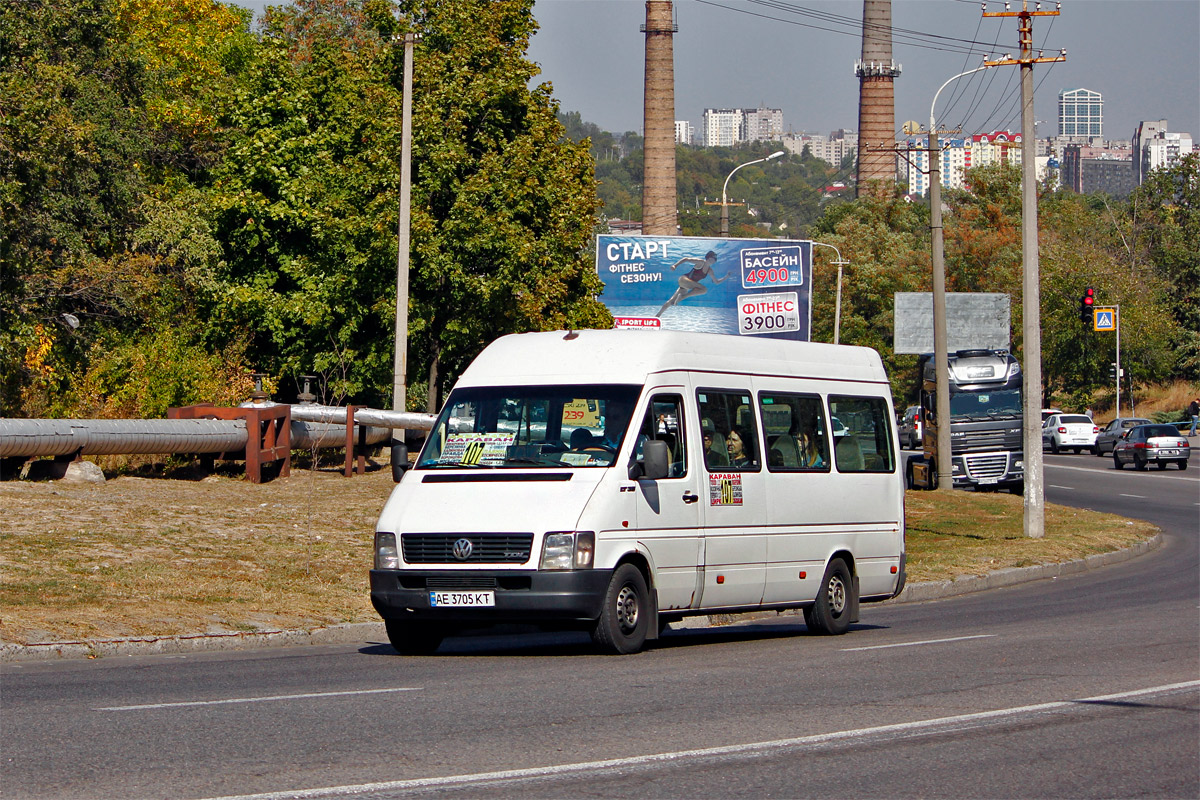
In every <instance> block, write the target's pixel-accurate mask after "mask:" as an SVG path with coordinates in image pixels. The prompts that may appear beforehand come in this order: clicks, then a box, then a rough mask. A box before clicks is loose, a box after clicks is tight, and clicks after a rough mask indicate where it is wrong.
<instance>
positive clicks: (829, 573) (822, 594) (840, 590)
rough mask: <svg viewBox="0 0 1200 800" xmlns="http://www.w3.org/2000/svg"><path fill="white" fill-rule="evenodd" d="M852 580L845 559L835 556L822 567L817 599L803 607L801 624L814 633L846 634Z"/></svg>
mask: <svg viewBox="0 0 1200 800" xmlns="http://www.w3.org/2000/svg"><path fill="white" fill-rule="evenodd" d="M853 591H854V581H853V580H851V578H850V569H849V568H848V567H847V566H846V562H845V561H843V560H842V559H840V558H835V559H833V560H832V561H830V562H829V568H828V569H826V570H825V579H824V580H823V581H821V590H820V591H819V592H817V602H816V603H815V604H814V605H811V606H809V607H808V608H806V609H804V624H805V625H807V626H808V629H809V630H810V631H812V632H813V633H819V634H822V635H826V636H829V635H834V634H839V633H845V632H846V631H847V630H849V628H850V613H851V606H852V605H853V604H852V603H851V593H852V592H853Z"/></svg>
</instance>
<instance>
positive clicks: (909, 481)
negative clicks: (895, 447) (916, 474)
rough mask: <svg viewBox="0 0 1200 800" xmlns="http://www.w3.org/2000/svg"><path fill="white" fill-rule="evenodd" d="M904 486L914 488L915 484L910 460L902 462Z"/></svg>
mask: <svg viewBox="0 0 1200 800" xmlns="http://www.w3.org/2000/svg"><path fill="white" fill-rule="evenodd" d="M904 488H905V489H915V488H917V487H916V484H914V483H913V465H912V460H908V461H906V462H904Z"/></svg>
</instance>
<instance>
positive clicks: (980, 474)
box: [905, 349, 1025, 494]
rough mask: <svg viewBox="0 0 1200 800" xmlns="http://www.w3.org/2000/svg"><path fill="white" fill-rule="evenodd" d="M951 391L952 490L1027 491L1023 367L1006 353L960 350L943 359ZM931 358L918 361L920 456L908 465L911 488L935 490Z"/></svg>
mask: <svg viewBox="0 0 1200 800" xmlns="http://www.w3.org/2000/svg"><path fill="white" fill-rule="evenodd" d="M947 361H948V379H949V390H950V420H949V423H950V474H951V478H952V480H953V482H954V486H955V487H968V486H971V487H974V488H976V489H977V490H978V489H1007V490H1009V491H1010V492H1012V493H1013V494H1021V493H1022V492H1024V490H1025V470H1024V466H1025V465H1024V457H1023V442H1022V434H1021V429H1022V418H1023V410H1022V405H1021V403H1022V387H1021V383H1022V375H1021V365H1020V364H1019V363H1018V362H1017V359H1016V358H1015V357H1014V356H1013V355H1012V354H1011V353H1010V352H1008V351H1007V350H982V349H980V350H959V351H957V352H955V353H950V354H948V355H947ZM934 364H935V362H934V357H933V354H932V353H926V354H924V355H922V356H921V357H920V360H919V362H918V369H919V370H920V373H919V374H920V376H921V395H920V403H919V405H920V407H921V415H922V421H923V422H924V426H925V430H924V432H923V435H922V437H921V441H922V453H921V455H920V456H917V457H915V458H913V459H910V460H909V462H908V467H907V468H906V470H905V477H906V480H907V484H908V487H909V488H912V489H934V488H936V487H937V481H938V469H937V465H938V462H939V459H940V458H941V457H942V455H941V454H940V453H938V435H937V434H938V426H939V425H941V424H942V422H943V421H942V420H939V419H937V413H936V412H937V395H936V392H937V373H936V370H935V368H934Z"/></svg>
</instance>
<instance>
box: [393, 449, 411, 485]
mask: <svg viewBox="0 0 1200 800" xmlns="http://www.w3.org/2000/svg"><path fill="white" fill-rule="evenodd" d="M410 469H412V464H409V463H408V445H407V444H405V443H404V442H403V441H401V440H399V439H393V440H392V481H393V482H395V483H399V482H400V479H401V478H403V477H404V473H406V472H408V471H409V470H410Z"/></svg>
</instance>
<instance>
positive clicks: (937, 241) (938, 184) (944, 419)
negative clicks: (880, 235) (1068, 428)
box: [929, 65, 987, 492]
mask: <svg viewBox="0 0 1200 800" xmlns="http://www.w3.org/2000/svg"><path fill="white" fill-rule="evenodd" d="M985 69H987V66H986V65H984V66H982V67H976V68H975V69H970V70H967V71H966V72H960V73H959V74H957V75H955V76H954V77H953V78H951V79H950V80H948V81H946V82H945V83H943V84H942V85H941V87H940V88H939V89H938V90H937V92H936V93H935V94H934V95H933V102H932V103H930V104H929V231H930V234H931V236H932V239H933V363H934V371H933V374H934V375H935V376H936V379H937V390H936V395H935V401H936V403H937V408H935V409H934V419H935V420H936V421H937V463H936V464H935V466H936V468H937V487H938V489H941V490H942V491H947V492H948V491H950V490H951V489H953V487H954V479H953V477H952V473H951V464H952V463H953V458H952V457H951V455H950V375H949V373H948V372H947V370H948V369H949V362H948V360H947V352H946V351H947V342H946V338H947V337H946V259H945V253H946V250H945V243H944V240H943V238H942V174H941V172H942V148H941V147H940V146H939V145H938V135H937V122H936V120H935V119H934V117H933V109H934V107H935V106H936V105H937V99H938V95H940V94H941V93H942V89H945V88H946V87H947V86H949V85H950V84H951V83H953V82H954V81H956V80H958V79H959V78H962V77H965V76H967V75H972V74H974V73H976V72H980V71H982V70H985Z"/></svg>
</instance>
